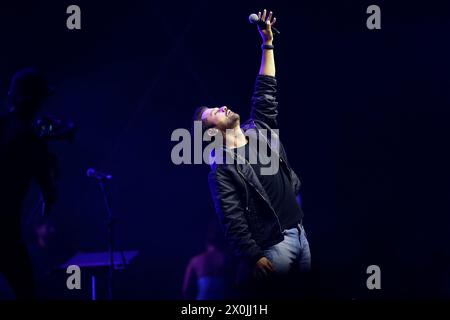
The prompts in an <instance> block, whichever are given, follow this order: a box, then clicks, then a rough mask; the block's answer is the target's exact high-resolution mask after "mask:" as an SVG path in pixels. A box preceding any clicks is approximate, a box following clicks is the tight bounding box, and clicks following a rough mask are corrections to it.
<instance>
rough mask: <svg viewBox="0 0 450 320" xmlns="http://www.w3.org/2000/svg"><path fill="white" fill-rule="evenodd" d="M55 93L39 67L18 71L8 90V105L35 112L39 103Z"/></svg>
mask: <svg viewBox="0 0 450 320" xmlns="http://www.w3.org/2000/svg"><path fill="white" fill-rule="evenodd" d="M51 94H53V88H52V87H50V86H49V84H48V82H47V79H46V77H45V75H44V74H43V73H42V71H40V70H39V69H37V68H34V67H32V68H25V69H21V70H19V71H17V72H16V73H15V74H14V76H13V77H12V79H11V83H10V87H9V92H8V105H9V107H10V108H13V109H17V110H19V109H22V110H21V111H27V112H35V111H37V110H35V109H36V108H38V107H39V104H40V103H42V102H43V100H45V98H47V97H48V96H50V95H51Z"/></svg>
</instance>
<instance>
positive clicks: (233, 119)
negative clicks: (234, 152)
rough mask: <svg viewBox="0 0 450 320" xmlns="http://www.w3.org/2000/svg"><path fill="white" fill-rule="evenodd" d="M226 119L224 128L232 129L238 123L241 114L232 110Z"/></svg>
mask: <svg viewBox="0 0 450 320" xmlns="http://www.w3.org/2000/svg"><path fill="white" fill-rule="evenodd" d="M227 120H228V121H227V123H226V129H233V128H235V127H236V126H238V125H239V124H240V120H241V116H240V115H238V114H237V113H234V112H233V113H232V114H230V115H229V116H228V119H227Z"/></svg>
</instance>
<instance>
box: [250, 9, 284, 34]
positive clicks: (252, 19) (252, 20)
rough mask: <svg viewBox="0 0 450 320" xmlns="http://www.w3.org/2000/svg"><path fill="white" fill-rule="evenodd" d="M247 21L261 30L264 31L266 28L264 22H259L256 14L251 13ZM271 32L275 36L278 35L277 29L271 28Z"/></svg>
mask: <svg viewBox="0 0 450 320" xmlns="http://www.w3.org/2000/svg"><path fill="white" fill-rule="evenodd" d="M248 21H249V22H250V23H251V24H257V25H258V26H259V27H260V28H261V29H265V28H267V23H266V22H265V21H264V20H261V19H260V18H259V17H258V15H257V14H256V13H252V14H251V15H250V16H249V17H248ZM272 30H273V32H274V33H276V34H280V31H278V29H277V28H275V27H272Z"/></svg>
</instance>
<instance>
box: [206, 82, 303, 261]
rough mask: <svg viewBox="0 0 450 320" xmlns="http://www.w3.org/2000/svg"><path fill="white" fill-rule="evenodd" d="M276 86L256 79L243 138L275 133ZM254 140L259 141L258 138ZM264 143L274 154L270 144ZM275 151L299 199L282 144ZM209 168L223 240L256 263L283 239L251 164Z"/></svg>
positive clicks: (275, 217) (294, 176) (246, 258)
mask: <svg viewBox="0 0 450 320" xmlns="http://www.w3.org/2000/svg"><path fill="white" fill-rule="evenodd" d="M276 85H277V82H276V78H275V77H271V76H263V75H259V76H258V77H257V78H256V83H255V90H254V94H253V97H252V111H251V118H250V120H248V121H247V122H246V123H245V124H244V125H243V126H242V130H243V131H244V132H245V133H246V134H248V133H249V132H256V133H257V132H258V131H260V130H261V129H266V130H271V129H278V124H277V114H278V102H276V99H275V95H276ZM252 129H253V130H252ZM250 134H252V133H250ZM256 137H257V138H258V139H261V136H260V135H258V134H256ZM265 142H266V143H267V144H268V146H269V147H270V148H271V150H272V152H274V149H273V145H271V144H272V140H270V139H266V140H265ZM258 143H259V141H258ZM277 149H278V152H277V154H279V157H277V160H278V161H279V163H280V164H279V170H286V172H287V173H288V176H290V177H291V184H292V188H293V189H294V193H295V194H296V195H298V193H299V189H300V180H299V178H298V177H297V175H296V174H295V172H294V171H293V170H292V168H291V167H290V165H289V163H288V161H287V157H286V152H285V150H284V148H283V145H282V144H281V142H280V143H279V147H278V148H277ZM225 152H231V153H232V151H230V150H225ZM231 153H230V154H231ZM224 154H225V153H224ZM233 157H234V155H233ZM216 160H217V159H216ZM211 168H212V170H211V172H210V173H209V185H210V190H211V194H212V197H213V200H214V203H215V207H216V212H217V214H218V216H219V218H220V220H221V223H222V225H223V227H224V230H225V236H226V239H227V240H228V242H229V244H230V245H231V246H232V248H233V249H234V251H235V252H236V254H237V255H238V256H240V257H242V258H244V259H245V260H247V261H248V262H250V263H255V262H256V261H258V260H259V259H260V258H261V257H263V256H264V254H263V250H264V249H266V248H267V247H269V246H272V245H275V244H277V243H279V242H281V241H283V237H284V236H283V232H282V230H281V225H280V223H279V220H278V217H277V215H276V213H275V211H274V209H273V207H272V205H271V203H270V200H269V197H268V196H267V194H266V192H265V190H264V188H263V186H262V185H261V183H260V181H259V179H258V177H257V175H256V173H255V171H254V170H253V168H252V166H251V165H250V164H248V163H242V164H240V163H234V164H213V165H212V166H211Z"/></svg>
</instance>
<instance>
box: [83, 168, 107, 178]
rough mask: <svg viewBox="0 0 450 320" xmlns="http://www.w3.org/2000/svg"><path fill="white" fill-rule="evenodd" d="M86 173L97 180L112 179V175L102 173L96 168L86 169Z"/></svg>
mask: <svg viewBox="0 0 450 320" xmlns="http://www.w3.org/2000/svg"><path fill="white" fill-rule="evenodd" d="M86 175H87V176H88V177H89V178H93V179H96V180H99V181H109V180H112V175H110V174H107V173H103V172H99V171H97V170H95V169H94V168H89V169H87V171H86Z"/></svg>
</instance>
